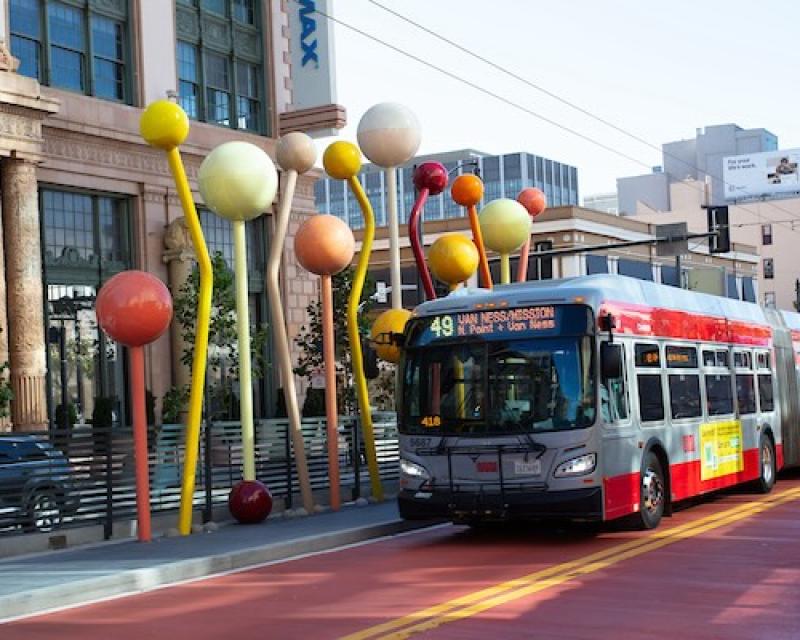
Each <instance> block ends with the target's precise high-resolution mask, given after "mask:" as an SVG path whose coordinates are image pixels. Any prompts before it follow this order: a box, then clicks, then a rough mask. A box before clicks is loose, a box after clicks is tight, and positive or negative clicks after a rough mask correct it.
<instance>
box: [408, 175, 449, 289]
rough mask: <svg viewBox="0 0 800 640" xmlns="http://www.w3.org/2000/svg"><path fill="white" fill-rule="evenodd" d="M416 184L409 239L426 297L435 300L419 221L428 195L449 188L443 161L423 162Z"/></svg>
mask: <svg viewBox="0 0 800 640" xmlns="http://www.w3.org/2000/svg"><path fill="white" fill-rule="evenodd" d="M414 186H415V187H416V188H417V191H418V195H417V199H416V201H415V202H414V206H413V207H412V208H411V213H410V214H409V216H408V239H409V242H410V243H411V251H412V252H413V253H414V260H415V262H416V263H417V271H419V276H420V279H421V280H422V288H423V289H424V290H425V299H426V300H435V299H436V291H435V290H434V288H433V280H431V274H430V271H428V265H427V263H426V262H425V253H424V251H423V250H422V240H421V238H420V232H419V221H420V217H421V216H422V210H423V208H424V207H425V201H426V200H427V199H428V196H437V195H439V194H440V193H442V191H444V190H445V189H446V188H447V169H445V166H444V165H443V164H442V163H441V162H423V163H422V164H421V165H419V166H418V167H417V169H416V170H415V171H414Z"/></svg>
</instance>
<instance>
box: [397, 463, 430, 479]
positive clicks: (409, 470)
mask: <svg viewBox="0 0 800 640" xmlns="http://www.w3.org/2000/svg"><path fill="white" fill-rule="evenodd" d="M400 473H401V474H402V475H404V476H408V477H409V478H413V479H414V480H430V479H431V474H430V473H428V470H427V469H426V468H425V467H423V466H422V465H419V464H416V463H414V462H410V461H409V460H406V459H404V458H400Z"/></svg>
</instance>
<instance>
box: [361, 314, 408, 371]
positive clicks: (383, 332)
mask: <svg viewBox="0 0 800 640" xmlns="http://www.w3.org/2000/svg"><path fill="white" fill-rule="evenodd" d="M410 318H411V312H410V311H408V310H407V309H389V310H388V311H384V312H383V313H382V314H381V315H379V316H378V317H377V319H376V320H375V322H374V323H373V325H372V330H371V331H370V334H369V337H370V339H371V340H372V342H373V343H374V344H375V351H376V352H377V354H378V357H379V358H380V359H381V360H386V362H393V363H395V364H397V363H398V362H400V355H401V354H402V349H401V347H400V345H398V344H395V343H394V342H393V341H392V338H393V336H392V334H402V333H403V332H404V331H405V329H406V323H407V322H408V321H409V319H410Z"/></svg>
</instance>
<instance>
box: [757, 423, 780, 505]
mask: <svg viewBox="0 0 800 640" xmlns="http://www.w3.org/2000/svg"><path fill="white" fill-rule="evenodd" d="M758 451H759V455H758V457H759V467H760V469H761V472H760V473H759V476H758V482H757V484H756V486H757V488H758V492H759V493H769V492H770V491H772V487H774V486H775V472H776V464H775V447H773V446H772V438H770V437H769V436H768V435H764V434H762V435H761V441H760V443H759V445H758Z"/></svg>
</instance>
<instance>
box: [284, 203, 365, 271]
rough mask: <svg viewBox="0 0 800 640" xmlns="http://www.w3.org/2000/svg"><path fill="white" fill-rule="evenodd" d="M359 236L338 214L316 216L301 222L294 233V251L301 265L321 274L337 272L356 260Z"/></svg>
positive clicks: (307, 269)
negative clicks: (354, 233)
mask: <svg viewBox="0 0 800 640" xmlns="http://www.w3.org/2000/svg"><path fill="white" fill-rule="evenodd" d="M355 251H356V239H355V238H354V237H353V232H352V231H351V230H350V227H348V226H347V224H346V223H345V222H344V221H343V220H340V219H339V218H337V217H336V216H331V215H327V214H325V215H318V216H312V217H311V218H309V219H308V220H306V221H305V222H304V223H303V224H301V225H300V228H299V229H298V230H297V234H296V235H295V237H294V252H295V255H296V256H297V261H298V262H299V263H300V265H301V266H302V267H303V268H304V269H305V270H306V271H310V272H311V273H315V274H317V275H318V276H333V275H336V274H337V273H339V272H340V271H342V270H343V269H344V268H345V267H347V265H349V264H350V262H351V261H352V260H353V254H355Z"/></svg>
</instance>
